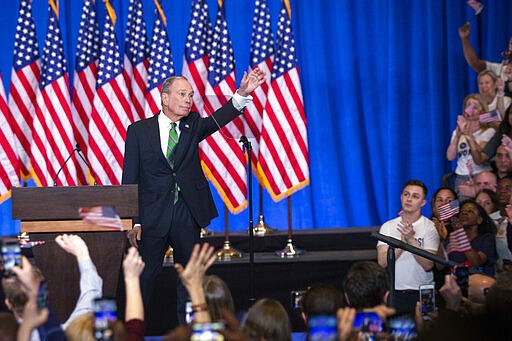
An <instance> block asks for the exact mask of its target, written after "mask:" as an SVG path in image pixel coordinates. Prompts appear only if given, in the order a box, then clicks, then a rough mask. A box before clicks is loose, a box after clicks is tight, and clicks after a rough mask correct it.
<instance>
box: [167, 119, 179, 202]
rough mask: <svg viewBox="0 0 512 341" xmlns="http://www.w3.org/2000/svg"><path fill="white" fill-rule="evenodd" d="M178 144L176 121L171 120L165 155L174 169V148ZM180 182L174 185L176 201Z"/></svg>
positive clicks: (175, 200) (176, 200)
mask: <svg viewBox="0 0 512 341" xmlns="http://www.w3.org/2000/svg"><path fill="white" fill-rule="evenodd" d="M177 144H178V132H177V131H176V122H171V129H170V130H169V139H168V140H167V153H166V154H165V157H166V158H167V160H169V164H170V165H171V168H173V169H174V149H175V148H176V145H177ZM178 191H179V187H178V183H177V182H176V183H175V186H174V203H177V202H178Z"/></svg>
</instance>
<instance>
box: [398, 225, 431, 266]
mask: <svg viewBox="0 0 512 341" xmlns="http://www.w3.org/2000/svg"><path fill="white" fill-rule="evenodd" d="M398 231H400V233H401V234H402V239H404V240H405V242H406V243H407V244H409V245H411V246H414V247H417V248H419V249H421V248H422V247H421V245H420V243H419V242H418V241H417V240H416V238H414V235H415V232H414V228H413V226H412V224H410V223H407V222H404V223H403V224H400V225H399V226H398ZM434 232H435V233H436V234H437V232H436V231H434ZM438 238H439V237H438ZM438 241H439V239H438ZM425 251H428V252H430V253H433V254H435V253H436V252H437V250H429V249H425ZM413 256H414V259H415V260H416V262H417V263H418V264H419V265H421V267H422V268H423V270H425V271H430V270H432V267H433V266H434V263H433V262H432V261H431V260H428V259H426V258H423V257H421V256H418V255H416V254H413Z"/></svg>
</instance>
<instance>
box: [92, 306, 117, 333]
mask: <svg viewBox="0 0 512 341" xmlns="http://www.w3.org/2000/svg"><path fill="white" fill-rule="evenodd" d="M116 319H117V305H116V301H115V299H113V298H97V299H95V300H94V337H95V338H96V340H112V339H113V336H114V331H113V329H112V323H113V322H114V321H115V320H116Z"/></svg>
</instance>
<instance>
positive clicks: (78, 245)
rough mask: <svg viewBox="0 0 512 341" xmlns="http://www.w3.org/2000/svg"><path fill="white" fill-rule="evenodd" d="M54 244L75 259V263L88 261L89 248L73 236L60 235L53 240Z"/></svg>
mask: <svg viewBox="0 0 512 341" xmlns="http://www.w3.org/2000/svg"><path fill="white" fill-rule="evenodd" d="M55 242H56V243H57V244H58V245H59V246H60V247H61V248H62V249H63V250H64V251H66V252H67V253H69V254H72V255H73V256H75V257H76V259H77V261H79V262H80V261H81V260H82V259H90V258H91V256H90V254H89V248H88V247H87V244H85V242H84V240H83V239H82V238H80V237H79V236H77V235H74V234H61V235H59V236H57V237H56V238H55Z"/></svg>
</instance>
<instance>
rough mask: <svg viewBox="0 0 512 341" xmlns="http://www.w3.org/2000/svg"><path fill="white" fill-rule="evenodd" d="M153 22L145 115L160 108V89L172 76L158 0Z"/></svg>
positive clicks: (170, 58) (166, 39)
mask: <svg viewBox="0 0 512 341" xmlns="http://www.w3.org/2000/svg"><path fill="white" fill-rule="evenodd" d="M155 4H156V5H157V6H156V9H155V24H154V25H153V35H152V38H151V51H150V55H149V83H148V92H147V93H146V101H147V103H146V117H150V116H152V115H154V114H155V113H157V112H158V111H159V110H160V109H161V108H160V107H161V102H160V89H161V88H162V83H163V82H164V80H166V79H167V78H169V77H171V76H174V63H173V60H172V52H171V42H170V40H169V36H168V35H167V20H166V18H165V15H164V12H163V11H162V7H161V6H160V3H159V2H158V0H155Z"/></svg>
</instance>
